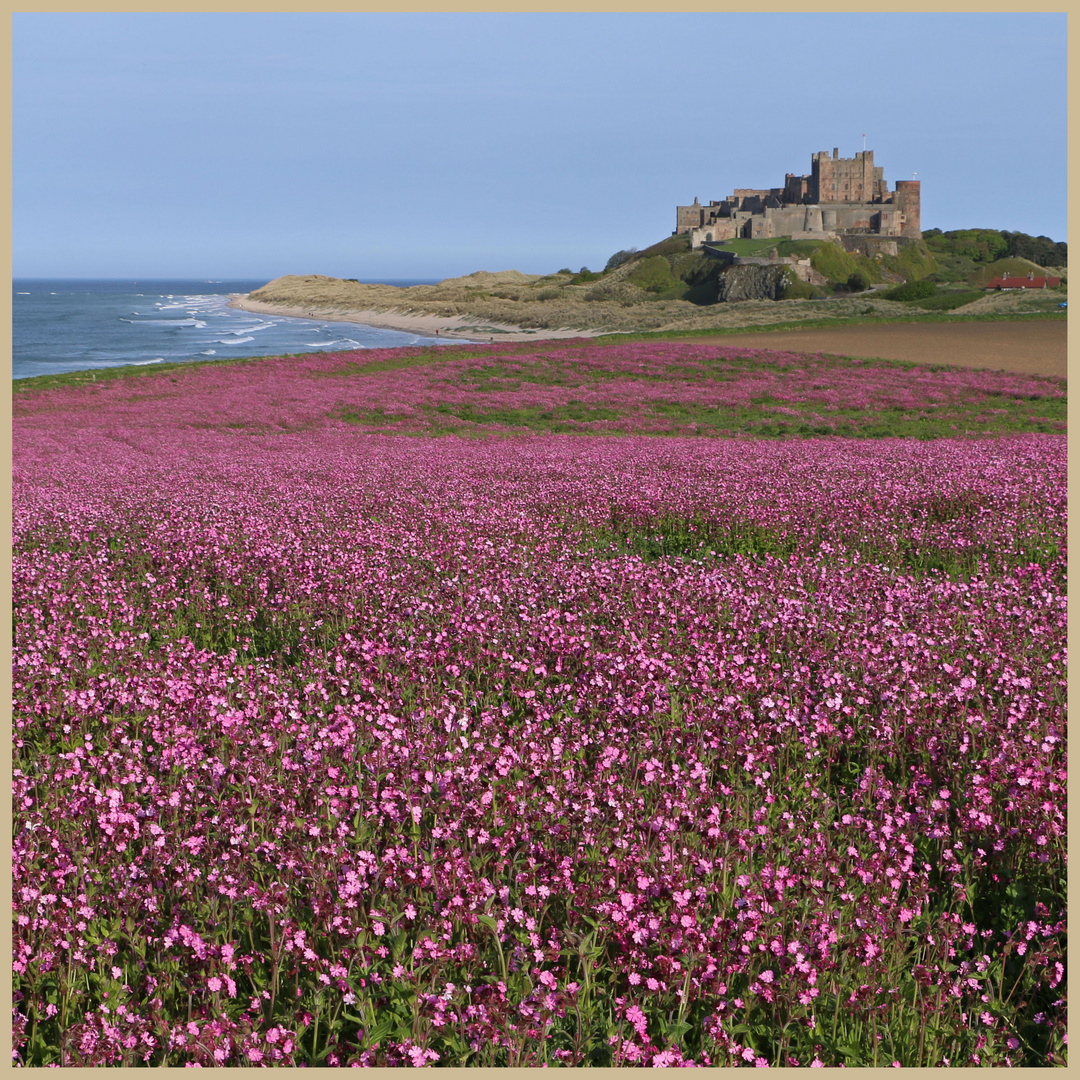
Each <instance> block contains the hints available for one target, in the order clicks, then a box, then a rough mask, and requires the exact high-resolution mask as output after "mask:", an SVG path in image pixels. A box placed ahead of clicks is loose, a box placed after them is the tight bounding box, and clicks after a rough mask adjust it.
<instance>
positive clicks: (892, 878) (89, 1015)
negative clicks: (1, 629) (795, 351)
mask: <svg viewBox="0 0 1080 1080" xmlns="http://www.w3.org/2000/svg"><path fill="white" fill-rule="evenodd" d="M650 348H651V349H653V350H655V349H657V348H660V347H657V346H651V347H650ZM663 348H667V347H663ZM700 348H703V347H701V346H679V349H682V350H683V353H682V355H683V356H684V358H685V360H686V363H687V364H692V363H693V362H694V357H695V356H696V355H697V353H696V351H695V350H698V349H700ZM714 351H715V350H714ZM618 355H619V357H623V358H625V357H629V356H636V357H638V358H643V359H641V362H642V363H647V362H648V355H647V350H645V349H638V350H636V351H635V350H634V349H632V348H630V347H628V348H627V349H626V350H624V351H623V352H622V353H619V354H618ZM665 355H666V354H665ZM620 362H623V361H622V360H620ZM625 362H626V363H629V362H630V360H629V359H626V360H625ZM665 362H667V361H665ZM763 362H767V363H770V364H781V363H783V362H784V361H783V359H782V358H781V359H768V360H767V361H763ZM288 363H295V361H290V362H288ZM288 363H286V362H284V361H282V362H273V363H271V364H269V365H267V366H266V368H265V369H264V370H265V372H266V384H265V386H263V387H262V389H261V391H260V393H261V394H262V395H263V398H260V397H259V395H258V394H253V395H251V396H250V397H249V396H246V394H241V393H240V391H239V390H237V392H236V393H237V396H235V397H234V396H232V394H231V391H230V384H229V380H228V378H227V373H220V372H207V373H205V374H200V373H195V372H193V373H192V374H191V375H185V376H184V381H183V387H182V390H183V393H182V394H180V393H179V392H178V393H177V395H176V396H175V397H160V396H159V397H156V398H155V397H153V396H152V395H153V394H165V393H168V392H169V391H168V390H167V383H166V382H165V380H164V379H158V380H155V381H154V382H153V383H149V382H148V383H147V384H146V386H145V390H143V391H140V392H138V393H137V395H136V396H138V397H139V400H138V401H137V402H129V401H125V400H124V398H125V395H128V396H130V393H131V391H130V389H127V390H124V389H122V388H120V387H117V386H113V387H110V388H108V389H106V390H104V391H99V392H97V394H96V395H94V394H91V395H86V394H85V393H80V394H76V393H74V392H53V393H50V394H48V395H43V396H42V398H41V399H40V400H39V401H37V402H36V403H31V404H26V405H23V406H21V407H20V415H19V416H18V417H17V419H16V427H15V483H14V509H15V514H14V568H13V589H14V605H15V613H16V619H15V622H16V633H15V652H14V676H13V679H14V684H13V685H14V698H15V718H14V742H15V745H14V752H13V753H14V759H13V766H14V768H13V798H14V808H15V809H14V812H15V840H14V876H13V901H14V939H13V946H14V963H15V987H16V995H15V1006H16V1018H15V1032H16V1036H15V1041H14V1046H15V1054H16V1058H17V1060H19V1061H20V1062H24V1063H33V1064H67V1065H74V1064H109V1063H112V1064H138V1063H141V1062H146V1063H149V1064H163V1063H168V1064H178V1063H184V1062H189V1063H193V1064H203V1065H214V1064H247V1063H250V1064H260V1065H261V1064H283V1065H298V1064H305V1065H314V1064H330V1065H337V1064H341V1065H345V1064H350V1063H355V1064H401V1065H428V1064H433V1063H437V1064H440V1065H454V1064H464V1063H471V1064H485V1063H488V1064H510V1065H515V1064H517V1065H521V1064H526V1065H527V1064H533V1065H536V1064H544V1063H552V1064H555V1063H559V1064H571V1065H573V1064H586V1063H590V1062H591V1063H597V1062H599V1063H604V1062H607V1063H610V1064H636V1065H642V1064H644V1065H654V1066H669V1065H710V1064H711V1065H735V1064H738V1065H748V1066H755V1065H756V1066H761V1065H766V1064H771V1065H778V1064H802V1065H814V1066H818V1065H822V1064H825V1065H834V1064H845V1063H846V1064H853V1063H861V1064H871V1063H874V1062H877V1063H880V1064H890V1063H892V1062H894V1061H900V1062H901V1064H904V1065H909V1064H912V1065H914V1064H920V1065H921V1064H931V1063H938V1062H940V1061H941V1059H942V1058H943V1057H949V1058H950V1060H952V1061H953V1063H954V1064H966V1063H974V1062H975V1061H976V1060H981V1061H987V1062H993V1063H1001V1064H1004V1063H1005V1062H1006V1061H1008V1062H1011V1063H1013V1064H1021V1063H1026V1064H1031V1063H1032V1062H1033V1061H1037V1062H1038V1063H1045V1062H1046V1061H1047V1060H1048V1059H1050V1058H1051V1057H1052V1056H1053V1055H1054V1054H1060V1052H1061V1045H1062V1040H1063V1032H1064V1027H1065V1004H1064V1002H1065V988H1064V967H1063V961H1064V953H1063V948H1064V939H1065V923H1064V918H1065V916H1064V889H1063V880H1064V867H1065V785H1066V756H1065V664H1066V655H1065V625H1066V624H1065V615H1066V611H1065V585H1064V583H1065V522H1066V516H1065V514H1066V508H1065V501H1064V493H1065V445H1064V440H1063V439H1062V438H1060V437H1057V436H1022V437H1015V438H1002V439H993V440H967V441H949V440H944V441H939V442H912V443H909V442H903V441H900V440H884V441H881V442H876V443H873V444H870V443H856V442H839V441H830V442H828V443H825V442H820V441H819V442H813V443H783V444H774V445H763V444H756V443H752V442H742V443H702V442H700V441H695V440H693V439H670V440H656V439H647V438H637V437H621V438H610V439H608V438H597V439H590V440H582V439H580V438H573V437H563V436H549V437H519V438H513V439H492V440H488V441H482V442H481V441H476V440H459V439H439V440H420V439H405V438H394V437H392V436H382V435H369V434H363V433H361V432H358V431H356V430H355V429H352V428H349V427H346V426H343V425H338V424H335V423H327V422H325V412H326V405H327V402H328V401H331V400H332V399H333V398H334V397H335V395H338V394H340V390H329V391H327V394H328V396H325V397H324V396H320V395H322V394H323V391H322V390H321V389H320V388H321V387H322V386H324V385H325V386H326V387H337V386H339V385H340V383H339V381H338V380H336V379H333V378H330V377H329V374H328V377H327V378H326V379H324V380H321V381H320V380H318V379H316V380H312V379H310V378H308V379H307V381H306V382H305V383H304V384H303V385H304V386H305V387H307V388H310V387H311V386H315V387H316V390H315V391H311V392H310V393H308V392H307V391H306V390H305V391H304V393H301V391H300V390H299V389H297V388H298V387H299V386H300V382H299V381H296V382H294V381H293V380H292V379H291V377H290V376H289V373H288ZM337 363H339V360H337V359H336V358H334V357H329V358H327V357H320V358H318V359H305V360H304V361H303V364H304V365H305V370H306V371H308V372H309V373H310V372H311V371H314V370H316V368H319V365H322V366H323V367H322V368H319V370H323V369H325V371H326V372H327V373H330V372H332V371H333V370H334V369H335V367H334V366H335V364H337ZM454 363H455V361H453V360H452V359H451V358H448V359H447V360H446V361H445V364H446V365H447V370H448V369H449V368H450V367H451V366H452V365H454ZM243 370H246V369H243ZM253 370H254V369H253ZM441 370H442V369H441ZM391 374H392V376H393V379H399V378H403V377H404V376H403V375H402V374H401V373H400V372H395V373H391ZM969 374H970V373H969ZM427 377H428V376H426V375H425V376H424V378H427ZM1009 378H1013V377H1009ZM238 383H239V385H240V386H241V387H243V388H247V387H249V386H251V385H253V383H252V381H251V380H247V379H246V377H245V379H242V380H238ZM388 385H389V384H388ZM140 386H142V384H141V383H140ZM293 390H295V391H296V394H295V397H291V396H290V394H292V392H293ZM423 392H424V391H423V380H422V379H420V380H418V382H417V385H416V387H414V388H413V390H412V391H410V393H415V394H416V395H418V397H417V400H421V399H422V394H423ZM146 394H149V395H151V396H149V397H147V396H144V395H146ZM305 395H306V396H305ZM270 399H273V400H274V401H275V402H277V404H276V405H274V406H272V407H271V406H270V405H269V404H267V402H268V401H269V400H270ZM260 409H262V410H263V412H262V415H264V416H265V417H267V418H272V417H274V416H275V415H276V414H275V413H274V411H273V410H274V409H279V410H280V415H281V416H282V417H283V418H284V419H285V420H286V421H287V422H286V423H285V424H284V425H283V427H282V429H281V431H280V433H279V434H254V435H253V434H250V433H249V434H243V435H241V434H237V433H236V431H234V430H232V429H230V428H229V426H228V425H229V424H230V423H232V422H240V421H243V422H244V423H247V422H248V420H250V418H251V417H252V416H253V415H256V414H257V413H258V412H259V410H260ZM200 410H205V411H200ZM200 417H201V419H199V418H200ZM307 422H310V424H311V427H310V428H309V429H307V430H298V428H301V427H302V426H303V424H304V423H307ZM237 430H239V429H237ZM693 515H697V517H698V519H700V520H706V519H707V520H710V521H713V522H726V523H735V524H739V523H745V524H748V525H750V524H752V525H753V526H754V527H756V528H758V529H764V530H768V532H769V535H774V536H782V537H786V538H788V539H789V541H790V544H789V548H790V552H789V554H787V555H786V556H785V557H783V558H778V557H773V556H770V555H763V556H760V557H749V556H741V555H740V556H733V557H721V556H719V555H710V554H709V553H708V552H707V551H702V552H699V553H695V554H694V555H693V557H687V558H661V559H656V560H651V561H650V560H646V559H643V558H641V557H639V556H638V555H637V554H634V553H633V552H632V551H630V550H629V549H628V550H621V549H620V547H619V544H618V543H614V544H612V543H611V542H610V528H611V523H612V522H613V521H618V522H621V523H623V524H622V527H623V528H624V533H622V534H620V536H624V535H629V534H627V533H625V530H626V529H638V530H641V531H643V533H647V532H649V530H650V529H655V528H656V527H657V525H656V523H657V522H670V521H672V520H678V519H680V518H681V519H685V520H689V519H690V518H691V517H692V516H693ZM627 523H629V524H627ZM1033 537H1034V538H1036V539H1037V540H1038V543H1037V544H1033V540H1032V538H1033ZM928 547H934V548H935V549H942V550H944V549H946V548H947V549H948V550H950V551H954V552H961V553H962V552H963V551H966V550H969V551H977V552H978V553H980V554H979V555H978V557H977V558H976V559H975V560H974V564H973V565H974V566H975V570H974V572H973V573H972V574H970V575H966V576H964V577H961V578H958V579H953V578H950V577H948V576H946V575H944V574H936V573H930V574H928V575H926V576H919V575H918V574H916V573H914V572H913V571H912V570H911V569H910V565H909V562H905V560H910V554H911V552H912V551H917V550H920V549H924V548H928ZM1033 553H1034V554H1033ZM942 1032H944V1033H942Z"/></svg>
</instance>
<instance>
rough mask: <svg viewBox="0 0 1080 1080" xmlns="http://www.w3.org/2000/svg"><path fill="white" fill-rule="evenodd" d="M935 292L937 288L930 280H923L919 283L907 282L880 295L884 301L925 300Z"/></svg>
mask: <svg viewBox="0 0 1080 1080" xmlns="http://www.w3.org/2000/svg"><path fill="white" fill-rule="evenodd" d="M936 292H937V286H936V285H935V284H934V283H933V282H932V281H930V280H928V279H926V278H923V279H922V280H920V281H909V282H907V283H906V284H904V285H897V286H896V288H895V289H889V290H888V292H883V293H882V294H881V295H882V297H883V298H884V299H885V300H925V299H926V298H927V297H929V296H933V295H934V294H935V293H936Z"/></svg>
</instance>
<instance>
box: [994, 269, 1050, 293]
mask: <svg viewBox="0 0 1080 1080" xmlns="http://www.w3.org/2000/svg"><path fill="white" fill-rule="evenodd" d="M1060 284H1061V278H1059V277H1036V276H1035V271H1034V270H1032V271H1031V273H1029V274H1028V276H1027V277H996V278H994V280H993V281H991V282H990V284H989V285H987V286H986V288H987V291H988V292H989V291H992V290H997V291H998V292H1000V291H1001V290H1002V289H1052V288H1054V286H1055V285H1060Z"/></svg>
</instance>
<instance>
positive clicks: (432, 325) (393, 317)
mask: <svg viewBox="0 0 1080 1080" xmlns="http://www.w3.org/2000/svg"><path fill="white" fill-rule="evenodd" d="M229 307H232V308H239V309H240V310H242V311H252V312H254V313H255V314H256V315H282V316H284V317H286V318H289V319H318V320H322V321H327V322H350V323H362V324H363V325H364V326H375V327H378V328H379V329H381V330H403V331H405V332H407V333H411V334H420V335H422V336H425V337H444V338H454V339H457V338H462V339H464V340H466V341H543V340H545V339H552V338H563V339H565V338H583V337H596V336H597V335H598V334H602V333H605V331H603V330H572V329H568V328H564V329H561V330H549V329H536V330H526V329H523V328H522V327H520V326H512V325H510V324H509V323H495V322H486V321H484V320H482V319H477V318H476V317H475V316H474V317H469V316H467V315H450V316H447V315H415V314H405V313H404V312H400V311H353V310H335V309H333V308H331V309H329V310H327V309H325V308H322V309H319V310H318V311H311V310H306V309H304V308H299V307H288V306H286V305H284V304H266V303H263V302H262V301H259V300H250V299H249V298H248V297H247V296H246V295H242V294H237V295H233V296H231V297H230V299H229Z"/></svg>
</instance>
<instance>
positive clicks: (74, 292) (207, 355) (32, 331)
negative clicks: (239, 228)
mask: <svg viewBox="0 0 1080 1080" xmlns="http://www.w3.org/2000/svg"><path fill="white" fill-rule="evenodd" d="M361 280H364V281H365V282H367V283H373V284H376V283H377V284H384V285H397V286H409V285H432V284H436V283H437V281H438V280H439V279H437V278H396V279H392V278H385V279H361ZM265 284H266V280H264V279H258V280H255V279H231V278H142V279H134V278H27V277H21V278H14V279H13V281H12V294H13V295H12V350H11V357H12V362H11V367H12V372H11V377H12V379H26V378H31V377H33V376H35V375H55V374H63V373H66V372H70V371H89V370H93V369H98V368H110V367H122V366H125V365H129V364H135V365H140V366H141V365H152V364H161V363H173V362H177V361H197V360H224V359H232V358H238V357H247V356H278V355H282V354H286V353H311V352H327V351H337V350H346V349H392V348H404V347H406V346H409V345H415V344H418V343H421V342H422V343H424V344H433V343H434V344H442V342H441V341H440V340H439V339H436V338H430V337H426V336H424V335H420V334H416V333H413V332H410V331H402V330H384V329H381V328H378V327H374V326H365V325H363V324H361V323H345V322H334V321H330V320H320V319H294V318H286V317H284V316H278V315H261V314H255V313H254V312H251V311H240V310H237V309H235V308H230V307H229V306H228V303H229V297H230V296H233V295H236V294H238V293H249V292H252V291H253V290H254V289H258V288H260V287H261V286H263V285H265ZM446 344H454V342H449V341H448V342H446ZM457 344H460V339H459V340H458V341H457Z"/></svg>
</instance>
